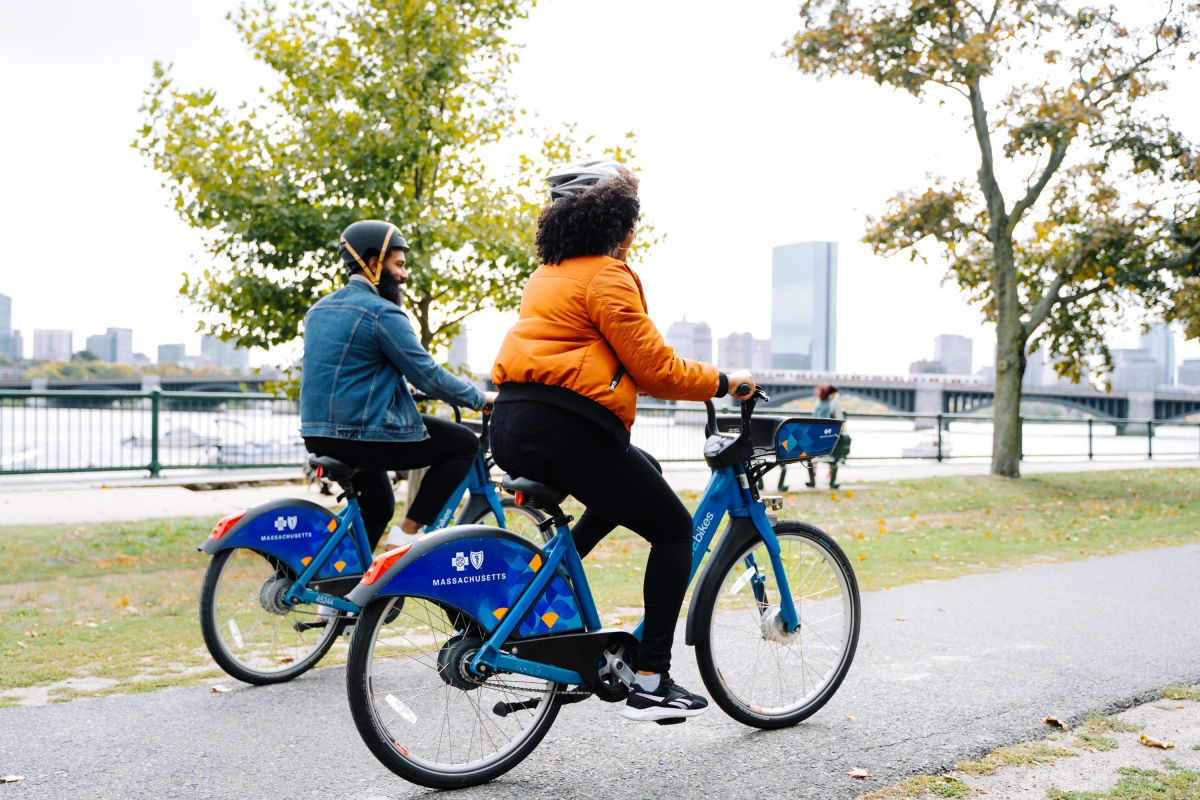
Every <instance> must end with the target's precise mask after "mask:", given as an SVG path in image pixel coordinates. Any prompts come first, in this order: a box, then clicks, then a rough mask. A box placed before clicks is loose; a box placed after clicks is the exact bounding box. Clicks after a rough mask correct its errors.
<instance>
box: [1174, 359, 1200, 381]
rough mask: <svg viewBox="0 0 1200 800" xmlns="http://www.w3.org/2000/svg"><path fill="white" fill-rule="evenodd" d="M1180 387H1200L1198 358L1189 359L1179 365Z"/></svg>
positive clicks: (1199, 361) (1199, 363)
mask: <svg viewBox="0 0 1200 800" xmlns="http://www.w3.org/2000/svg"><path fill="white" fill-rule="evenodd" d="M1179 383H1180V385H1181V386H1200V358H1189V359H1187V360H1185V361H1184V362H1183V363H1182V364H1180V365H1179Z"/></svg>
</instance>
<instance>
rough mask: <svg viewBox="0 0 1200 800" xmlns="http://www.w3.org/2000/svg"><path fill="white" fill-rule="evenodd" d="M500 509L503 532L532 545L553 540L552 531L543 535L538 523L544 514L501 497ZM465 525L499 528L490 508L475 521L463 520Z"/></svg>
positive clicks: (544, 516)
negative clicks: (524, 539)
mask: <svg viewBox="0 0 1200 800" xmlns="http://www.w3.org/2000/svg"><path fill="white" fill-rule="evenodd" d="M500 507H501V509H502V510H503V511H504V525H503V526H502V527H504V529H505V530H509V531H512V532H513V533H515V534H517V535H518V536H524V537H525V538H526V539H528V540H529V541H531V542H533V543H534V544H536V545H538V546H539V547H540V546H541V545H544V544H546V543H548V542H549V541H550V540H551V539H553V538H554V530H553V529H551V530H550V531H548V532H547V533H543V532H542V530H541V528H539V527H538V523H539V522H541V521H543V520H544V519H546V514H545V513H544V512H542V511H540V510H538V509H536V508H530V507H529V506H519V505H517V504H516V503H515V502H514V501H513V499H512V498H511V497H503V498H501V499H500ZM463 523H464V524H466V525H496V526H497V527H501V526H500V525H499V524H498V523H497V521H496V514H495V512H494V511H492V510H491V509H490V508H489V509H488V510H486V511H484V512H483V513H482V514H480V515H479V516H477V517H476V518H475V519H468V520H463Z"/></svg>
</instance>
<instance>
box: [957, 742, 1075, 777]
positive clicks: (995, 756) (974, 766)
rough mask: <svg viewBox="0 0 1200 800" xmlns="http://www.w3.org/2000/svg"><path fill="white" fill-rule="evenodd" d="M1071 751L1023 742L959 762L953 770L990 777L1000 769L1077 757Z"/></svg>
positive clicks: (1043, 744) (1049, 762) (1041, 743)
mask: <svg viewBox="0 0 1200 800" xmlns="http://www.w3.org/2000/svg"><path fill="white" fill-rule="evenodd" d="M1078 755H1079V753H1076V752H1075V751H1073V750H1067V749H1064V748H1062V747H1054V746H1053V745H1050V744H1047V743H1046V742H1025V743H1024V744H1018V745H1014V746H1012V747H997V748H996V749H995V750H993V751H992V752H990V753H988V754H987V755H986V756H984V757H983V758H980V759H977V760H975V761H959V762H958V763H957V764H955V765H954V768H955V769H956V770H958V771H959V772H963V773H966V774H968V775H991V774H992V773H993V772H995V771H996V770H998V769H1000V768H1001V767H1032V766H1033V765H1034V764H1053V763H1054V762H1055V761H1056V760H1058V759H1060V758H1072V757H1074V756H1078Z"/></svg>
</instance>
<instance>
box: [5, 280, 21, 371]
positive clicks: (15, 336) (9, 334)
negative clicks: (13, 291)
mask: <svg viewBox="0 0 1200 800" xmlns="http://www.w3.org/2000/svg"><path fill="white" fill-rule="evenodd" d="M24 349H25V348H24V347H22V346H21V334H20V332H19V331H14V330H13V329H12V298H11V297H9V296H8V295H6V294H0V356H5V357H7V358H11V359H12V360H13V361H20V360H21V357H22V355H23V352H22V351H24Z"/></svg>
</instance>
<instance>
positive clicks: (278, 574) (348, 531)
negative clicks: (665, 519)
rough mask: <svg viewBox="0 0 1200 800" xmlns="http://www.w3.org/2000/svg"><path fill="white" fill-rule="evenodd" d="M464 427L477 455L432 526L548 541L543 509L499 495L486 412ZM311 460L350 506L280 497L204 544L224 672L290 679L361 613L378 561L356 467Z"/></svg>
mask: <svg viewBox="0 0 1200 800" xmlns="http://www.w3.org/2000/svg"><path fill="white" fill-rule="evenodd" d="M414 399H416V400H418V401H421V400H429V399H431V398H428V397H425V396H423V395H416V396H415V397H414ZM453 408H454V418H455V421H456V422H459V423H462V422H463V420H462V416H461V412H460V411H459V409H458V408H457V407H453ZM465 424H467V425H468V426H469V427H472V428H474V429H475V430H476V432H477V433H478V434H479V438H480V454H479V457H478V458H477V459H476V460H475V464H474V465H473V467H472V468H471V472H470V473H469V474H468V475H467V477H466V479H464V480H463V482H462V484H460V485H459V487H458V489H457V490H456V491H455V493H454V495H453V496H452V497H451V498H450V500H449V501H448V502H447V504H446V506H445V508H444V509H443V510H442V512H441V514H439V515H438V518H437V520H436V521H435V522H434V524H433V525H431V526H428V527H429V528H431V529H432V528H442V527H445V526H447V525H450V524H452V523H454V522H455V521H457V523H459V524H465V523H480V522H487V523H489V524H493V525H496V526H497V527H500V528H504V529H507V530H508V531H510V532H512V533H513V534H514V535H516V536H518V537H521V536H526V537H532V538H536V540H537V541H538V542H539V543H542V542H544V541H545V540H544V539H543V535H542V533H541V531H540V529H539V528H538V525H539V523H541V522H542V520H544V519H545V514H544V513H542V512H540V511H538V510H537V509H534V508H529V507H520V506H517V505H516V504H515V503H514V502H513V499H512V498H511V497H501V496H500V493H499V492H497V491H496V486H495V483H494V482H493V481H492V479H491V478H490V476H489V471H490V470H491V467H492V461H491V458H490V456H489V454H488V445H487V441H488V439H487V417H486V416H485V417H483V418H482V419H481V420H478V421H471V420H468V421H467V422H466V423H465ZM309 461H310V463H311V464H312V465H313V466H315V467H317V469H318V470H319V471H320V472H324V473H326V474H327V476H328V477H329V478H331V479H333V480H336V481H338V482H340V483H341V484H342V486H343V488H344V489H345V495H344V496H345V497H346V498H347V503H346V507H345V508H344V509H343V510H342V511H340V512H338V513H337V514H335V513H333V512H332V511H330V510H329V509H327V508H324V507H323V506H320V505H317V504H316V503H313V502H311V501H308V500H304V499H297V498H285V499H280V500H274V501H272V502H270V503H265V504H264V505H261V506H258V507H256V508H252V509H250V510H248V511H243V512H240V513H238V514H231V515H230V516H228V517H225V518H224V519H222V520H221V521H220V522H219V523H218V524H217V526H216V527H215V528H214V529H213V531H212V534H211V535H210V537H209V539H208V540H207V541H205V542H204V544H203V545H202V546H201V547H200V549H201V550H202V551H203V552H205V553H208V554H210V555H212V556H213V558H212V560H211V561H210V562H209V565H208V570H207V571H206V572H205V575H204V583H203V587H202V589H201V592H200V629H201V631H202V632H203V634H204V643H205V645H207V647H208V651H209V653H210V654H211V655H212V657H213V660H214V661H216V662H217V664H218V665H219V666H220V667H221V668H222V669H223V670H225V671H226V672H227V673H229V674H230V675H231V676H233V677H234V678H237V679H238V680H242V681H246V682H247V683H253V684H259V685H264V684H270V683H282V682H284V681H289V680H292V679H293V678H295V677H297V676H298V675H301V674H303V673H304V672H306V671H308V670H309V669H312V668H313V667H314V666H316V664H317V662H319V661H320V660H321V659H322V658H324V656H325V655H326V653H328V652H329V650H330V648H332V647H333V645H334V643H335V642H336V640H337V637H338V636H339V635H340V634H341V633H342V632H343V630H344V629H345V628H346V626H347V625H349V624H353V621H354V615H355V614H357V612H358V611H359V610H360V609H359V607H358V606H356V605H354V604H353V603H351V602H349V601H347V600H345V599H344V596H345V595H346V594H347V593H348V592H349V591H350V590H351V589H353V588H354V587H355V586H357V585H358V583H359V581H360V580H361V578H362V576H363V571H364V568H365V566H366V565H369V564H370V563H371V552H370V549H369V547H368V543H367V537H366V529H365V528H364V527H363V522H362V516H361V514H360V513H359V510H358V500H357V496H356V495H355V493H354V492H353V489H352V487H351V485H350V479H351V476H352V474H353V471H352V470H351V469H350V468H349V467H348V466H346V465H345V464H342V463H340V462H338V461H335V460H334V459H329V458H317V457H311V458H310V459H309ZM464 498H465V499H466V502H465V503H464V502H463V500H464ZM460 505H461V506H462V508H461V510H459V507H460ZM456 512H457V513H456Z"/></svg>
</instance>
